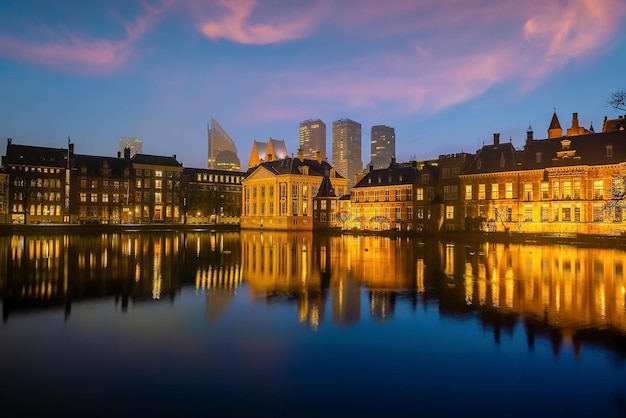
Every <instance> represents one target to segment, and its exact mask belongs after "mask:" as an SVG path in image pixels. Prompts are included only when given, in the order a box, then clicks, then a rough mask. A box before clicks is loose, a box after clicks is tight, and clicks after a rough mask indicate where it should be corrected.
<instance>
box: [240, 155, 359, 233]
mask: <svg viewBox="0 0 626 418" xmlns="http://www.w3.org/2000/svg"><path fill="white" fill-rule="evenodd" d="M269 157H270V156H269V155H268V159H267V160H265V161H263V162H261V163H260V164H259V165H257V166H255V167H252V168H250V169H249V170H248V173H247V176H246V178H245V179H244V181H243V213H242V215H241V223H240V225H241V227H242V228H266V229H268V228H269V229H278V230H312V229H313V198H314V197H315V196H317V193H318V190H319V187H320V185H321V183H322V179H323V177H324V176H326V175H327V176H329V177H330V181H331V183H332V186H333V188H334V190H335V193H336V194H337V195H339V196H341V195H343V194H345V193H346V192H347V190H348V189H347V181H346V179H345V178H343V177H342V176H341V175H339V174H338V173H337V172H336V171H335V170H334V169H333V167H332V166H331V165H330V164H328V162H327V161H322V159H321V155H320V153H318V158H317V159H316V160H310V159H305V158H304V156H303V152H302V150H299V151H298V157H297V158H296V157H288V158H282V159H270V158H269Z"/></svg>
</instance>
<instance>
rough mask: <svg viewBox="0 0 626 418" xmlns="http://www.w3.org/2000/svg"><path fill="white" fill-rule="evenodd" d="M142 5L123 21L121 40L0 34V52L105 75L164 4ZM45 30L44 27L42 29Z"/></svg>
mask: <svg viewBox="0 0 626 418" xmlns="http://www.w3.org/2000/svg"><path fill="white" fill-rule="evenodd" d="M170 3H171V1H170V0H167V1H166V2H165V3H163V6H162V7H160V8H156V7H153V6H149V5H145V9H146V13H145V14H144V15H142V16H139V17H137V18H136V19H135V20H134V21H133V22H128V23H125V24H124V33H125V35H126V36H125V38H124V39H121V40H109V39H90V38H86V37H82V36H79V35H76V34H68V35H65V36H63V35H57V36H56V38H57V40H56V41H53V42H45V43H43V42H42V43H32V42H26V41H23V40H21V39H17V38H15V37H8V36H2V37H0V55H3V56H5V57H8V58H10V59H14V60H18V61H24V62H30V63H34V64H38V65H42V66H46V67H50V68H55V69H57V70H60V71H64V72H69V73H75V74H88V75H96V74H106V73H110V72H112V71H115V70H117V69H119V68H120V67H122V66H123V65H124V64H125V63H126V62H127V61H128V60H129V59H130V57H131V56H132V55H133V47H134V45H135V43H136V42H137V41H138V40H139V39H140V38H141V36H142V35H143V34H144V33H146V32H147V31H148V30H149V29H150V28H151V27H152V26H153V25H154V24H155V23H156V21H157V20H158V17H159V15H160V14H161V13H162V11H163V10H164V9H165V7H166V6H167V5H169V4H170ZM44 31H45V32H48V29H44Z"/></svg>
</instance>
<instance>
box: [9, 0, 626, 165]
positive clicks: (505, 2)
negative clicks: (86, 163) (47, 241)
mask: <svg viewBox="0 0 626 418" xmlns="http://www.w3.org/2000/svg"><path fill="white" fill-rule="evenodd" d="M0 16H3V17H2V25H0V74H2V77H1V78H0V92H1V94H0V137H4V138H9V137H10V138H12V139H13V141H14V142H15V143H19V144H24V145H41V146H51V147H65V146H66V145H67V137H68V134H69V135H70V137H71V140H72V142H74V144H75V147H76V152H77V153H85V154H95V155H116V153H117V148H118V143H119V138H120V137H121V136H136V137H140V138H142V139H143V151H144V153H146V154H156V155H172V154H176V156H177V158H178V160H179V161H180V162H182V163H183V164H184V165H185V166H187V167H206V164H207V161H206V160H207V148H208V147H207V133H206V129H207V123H208V122H209V121H210V119H211V117H215V118H216V119H217V121H218V122H219V123H220V124H221V125H222V127H223V128H224V129H225V130H226V131H227V132H228V133H229V134H230V135H231V137H233V139H234V140H235V142H236V145H237V148H238V153H239V157H240V159H241V161H242V165H243V167H242V168H243V169H245V168H246V165H247V162H248V158H249V155H250V150H251V147H252V142H253V140H259V141H266V140H267V139H268V138H269V137H272V138H277V139H284V140H285V143H286V145H287V149H288V151H289V152H290V153H295V152H296V150H297V148H298V124H299V122H300V121H303V120H305V119H311V118H321V119H322V120H323V121H324V122H326V124H327V126H328V133H327V138H328V139H327V147H328V149H327V152H328V153H329V154H330V146H331V125H332V122H333V121H335V120H338V119H342V118H350V119H353V120H356V121H358V122H360V123H361V124H362V127H363V163H364V164H366V163H367V162H368V161H369V151H370V148H369V140H370V129H371V127H372V126H373V125H378V124H384V125H389V126H393V127H394V128H395V129H396V137H397V140H396V141H397V142H396V155H397V159H398V160H399V161H405V160H408V159H410V158H417V159H426V158H436V157H437V156H438V155H440V154H449V153H456V152H461V151H465V152H475V151H476V150H477V149H478V148H479V147H480V146H481V145H482V143H483V142H485V143H490V142H491V141H492V138H493V133H494V132H499V133H501V140H503V141H504V140H508V139H509V138H511V140H512V141H513V144H514V145H515V146H516V147H518V148H519V147H522V146H523V143H524V140H525V137H526V130H527V129H528V127H529V125H530V126H532V128H533V130H534V132H535V138H545V137H546V136H547V132H546V131H547V128H548V125H549V123H550V119H551V117H552V112H553V109H554V108H556V110H557V114H558V116H559V119H560V121H561V125H562V126H563V128H567V127H569V126H570V122H571V117H572V113H573V112H578V114H579V121H580V123H581V124H582V125H584V126H585V127H589V125H590V123H593V126H594V128H595V130H596V131H599V130H600V129H601V127H602V120H603V119H604V117H605V116H608V117H609V118H614V117H617V115H618V113H617V112H616V111H615V110H614V109H612V108H610V107H607V105H606V99H607V97H608V96H609V94H610V93H611V92H614V91H616V90H622V89H625V88H626V81H624V74H625V70H626V31H625V30H623V28H624V27H626V26H625V25H626V2H625V1H624V0H550V1H545V0H525V1H519V0H471V1H467V0H415V1H408V0H406V1H401V0H395V1H394V0H390V1H379V0H318V1H307V0H299V1H286V0H281V1H277V0H267V1H264V0H213V1H211V0H207V1H199V0H144V1H133V0H107V1H97V0H93V1H85V2H75V1H65V0H59V1H55V2H50V1H47V0H39V1H36V0H3V1H2V2H1V3H0Z"/></svg>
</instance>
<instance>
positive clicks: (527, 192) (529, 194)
mask: <svg viewBox="0 0 626 418" xmlns="http://www.w3.org/2000/svg"><path fill="white" fill-rule="evenodd" d="M524 199H525V200H533V184H532V183H524Z"/></svg>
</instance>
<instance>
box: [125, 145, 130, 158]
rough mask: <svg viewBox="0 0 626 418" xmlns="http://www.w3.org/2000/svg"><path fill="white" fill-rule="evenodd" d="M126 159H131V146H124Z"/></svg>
mask: <svg viewBox="0 0 626 418" xmlns="http://www.w3.org/2000/svg"><path fill="white" fill-rule="evenodd" d="M124 159H125V160H130V148H128V147H126V148H124Z"/></svg>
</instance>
